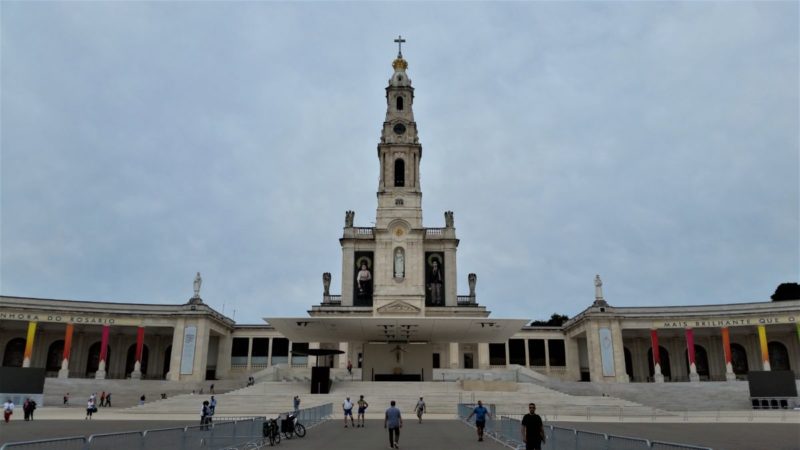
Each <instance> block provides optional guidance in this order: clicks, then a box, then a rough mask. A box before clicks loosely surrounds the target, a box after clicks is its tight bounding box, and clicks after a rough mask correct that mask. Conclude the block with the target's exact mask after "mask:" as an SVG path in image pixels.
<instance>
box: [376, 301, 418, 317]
mask: <svg viewBox="0 0 800 450" xmlns="http://www.w3.org/2000/svg"><path fill="white" fill-rule="evenodd" d="M420 311H421V310H420V309H419V308H417V307H416V306H414V305H411V304H408V303H406V302H404V301H401V300H396V301H393V302H392V303H389V304H388V305H383V306H381V307H380V308H378V313H381V314H419V313H420Z"/></svg>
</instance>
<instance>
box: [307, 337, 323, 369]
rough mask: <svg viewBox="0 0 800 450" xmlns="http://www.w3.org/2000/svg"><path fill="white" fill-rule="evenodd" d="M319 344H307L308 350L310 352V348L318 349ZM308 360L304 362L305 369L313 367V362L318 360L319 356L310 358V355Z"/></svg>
mask: <svg viewBox="0 0 800 450" xmlns="http://www.w3.org/2000/svg"><path fill="white" fill-rule="evenodd" d="M319 346H320V343H319V342H309V343H308V349H309V350H311V349H312V348H315V349H319ZM307 358H308V360H307V361H306V367H309V368H311V367H314V363H315V361H317V360H318V359H319V356H314V357H312V356H311V355H308V356H307Z"/></svg>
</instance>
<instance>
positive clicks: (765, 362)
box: [758, 325, 772, 371]
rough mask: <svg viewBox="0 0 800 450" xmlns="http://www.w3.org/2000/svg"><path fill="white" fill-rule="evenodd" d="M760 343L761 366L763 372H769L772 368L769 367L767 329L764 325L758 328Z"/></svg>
mask: <svg viewBox="0 0 800 450" xmlns="http://www.w3.org/2000/svg"><path fill="white" fill-rule="evenodd" d="M758 342H759V344H760V347H761V364H762V366H763V368H764V369H763V370H766V371H769V370H772V368H771V367H770V366H769V346H768V345H767V328H766V327H765V326H764V325H759V326H758Z"/></svg>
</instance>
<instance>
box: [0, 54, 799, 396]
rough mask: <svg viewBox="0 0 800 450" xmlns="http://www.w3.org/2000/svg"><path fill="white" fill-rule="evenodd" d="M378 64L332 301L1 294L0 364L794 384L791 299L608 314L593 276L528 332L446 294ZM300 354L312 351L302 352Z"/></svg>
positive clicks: (415, 147) (403, 108)
mask: <svg viewBox="0 0 800 450" xmlns="http://www.w3.org/2000/svg"><path fill="white" fill-rule="evenodd" d="M396 42H398V45H402V42H403V41H402V39H400V38H398V40H397V41H396ZM391 67H392V72H391V77H390V78H389V80H388V84H387V86H386V93H385V95H386V116H385V118H384V120H383V122H382V125H381V135H380V141H379V142H378V145H377V157H378V160H379V163H380V173H379V182H378V186H377V213H376V220H375V223H374V225H373V226H368V227H366V226H356V222H357V220H356V214H355V212H353V211H347V212H346V213H345V220H344V228H343V234H342V237H341V238H340V243H341V248H342V266H341V276H339V277H338V279H339V280H341V290H340V291H339V293H338V294H336V293H331V280H332V279H333V278H334V277H332V275H331V274H330V273H325V274H323V275H322V281H323V288H324V293H323V295H322V298H321V299H320V300H319V302H318V303H315V304H313V305H311V307H310V310H309V311H308V315H303V316H298V317H266V318H264V323H263V324H258V325H243V324H237V323H235V322H234V321H233V320H231V319H230V318H228V317H226V316H225V315H223V314H221V313H220V312H218V311H216V310H214V309H213V308H211V307H209V306H208V305H207V304H206V303H205V302H203V300H202V298H201V296H200V285H201V281H202V279H201V277H200V274H197V276H196V278H195V286H194V287H195V289H194V291H195V293H194V295H193V296H192V297H191V298H190V299H189V300H188V301H186V302H185V303H184V302H182V301H181V302H178V304H174V305H164V304H147V303H114V302H89V301H80V300H64V299H41V298H26V297H15V296H9V295H5V296H2V297H0V356H2V365H3V366H10V367H39V368H45V369H46V372H47V376H50V377H59V378H87V377H91V378H97V379H104V378H116V379H131V380H136V379H142V378H146V379H166V380H176V381H179V380H181V381H182V380H187V381H202V380H213V379H228V378H247V377H249V376H252V375H253V374H255V373H257V372H259V371H262V370H266V369H269V368H271V367H276V366H286V367H293V368H296V369H303V368H308V369H309V372H310V371H311V368H312V367H313V366H317V365H322V366H325V367H331V368H335V369H344V368H345V367H347V365H348V363H351V364H352V365H354V366H355V367H357V368H359V369H360V370H359V371H358V372H357V373H358V374H359V376H360V377H361V379H362V380H364V381H383V380H404V381H432V380H440V379H445V377H450V378H452V377H468V376H469V374H471V373H483V372H486V371H489V370H492V371H493V372H494V373H497V372H502V371H503V370H511V369H512V368H513V369H515V370H519V369H520V368H523V369H524V371H526V373H530V374H531V375H532V376H541V377H552V378H556V379H562V380H571V381H594V382H607V383H629V382H638V383H647V382H652V383H664V382H687V383H702V382H704V381H726V380H736V379H744V378H746V376H747V373H748V372H749V371H751V370H759V371H762V370H766V371H768V370H791V371H794V372H795V374H796V376H797V377H800V300H793V301H783V302H769V301H761V302H753V303H735V304H724V305H719V304H716V305H706V306H682V307H635V306H632V307H621V306H614V305H612V304H610V303H609V302H608V301H606V299H605V298H604V296H603V289H602V280H601V279H600V277H599V276H597V277H596V278H595V280H594V285H595V292H594V298H591V297H590V298H588V299H587V307H586V309H585V310H584V311H582V312H581V313H580V314H578V315H577V316H575V317H573V318H572V319H570V320H568V321H567V322H565V323H564V324H562V325H560V326H546V327H541V326H531V325H530V318H524V317H523V318H506V319H499V318H493V317H491V314H490V313H489V311H488V310H487V307H486V306H485V305H483V304H481V303H479V302H478V298H477V296H476V293H475V286H476V283H477V276H476V275H475V274H468V275H467V276H466V277H463V278H462V280H463V281H466V289H465V291H466V292H465V293H462V294H459V286H458V281H459V274H458V271H457V268H458V258H457V250H458V246H459V243H460V242H459V239H458V238H457V236H456V226H455V219H454V213H453V212H451V211H444V212H442V213H441V214H442V215H443V219H444V227H426V226H425V225H424V224H423V214H422V185H421V183H420V165H421V164H422V155H423V152H422V144H421V143H420V140H419V137H418V133H417V122H416V121H415V120H414V96H415V92H414V87H413V86H412V81H411V79H410V78H409V73H408V67H409V64H408V62H407V61H406V59H405V58H404V57H403V55H402V51H401V49H400V48H399V49H398V54H397V57H396V58H395V59H394V61H393V62H392V65H391ZM365 148H366V143H365ZM432 151H436V149H433V150H432ZM364 154H365V155H366V154H367V150H366V149H365V150H364ZM440 217H441V216H440ZM464 226H467V227H468V226H469V224H464ZM465 245H469V243H465ZM591 281H592V280H587V285H589V286H591V285H590V284H589V283H591ZM462 286H463V285H462ZM485 300H486V302H487V304H491V301H492V299H485ZM612 303H613V302H612ZM315 350H328V352H320V351H317V352H315ZM315 353H316V354H320V353H323V354H325V355H324V356H321V357H316V358H314V357H313V356H312V357H309V356H308V355H309V354H311V355H314V354H315ZM132 382H134V381H132Z"/></svg>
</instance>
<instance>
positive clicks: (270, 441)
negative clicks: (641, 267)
mask: <svg viewBox="0 0 800 450" xmlns="http://www.w3.org/2000/svg"><path fill="white" fill-rule="evenodd" d="M273 445H275V436H274V435H273V434H270V435H269V446H270V447H272V446H273Z"/></svg>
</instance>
